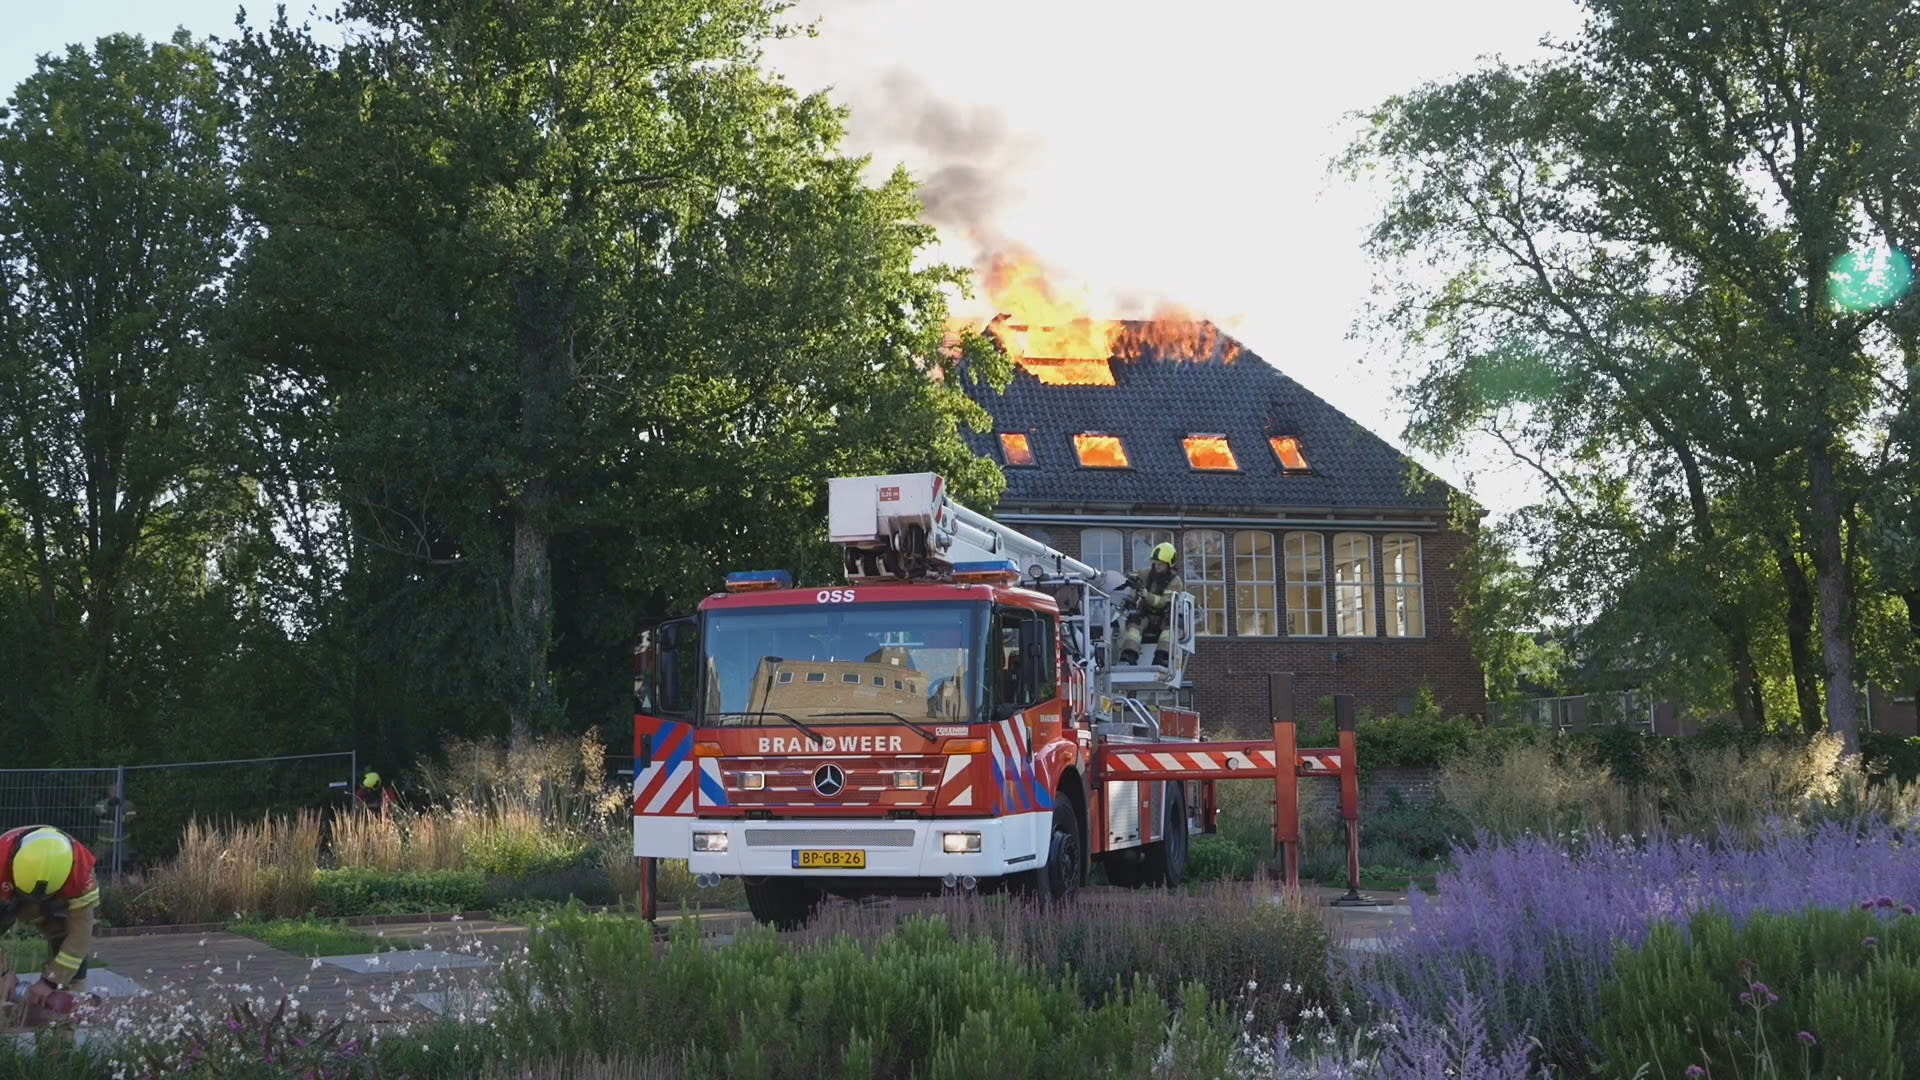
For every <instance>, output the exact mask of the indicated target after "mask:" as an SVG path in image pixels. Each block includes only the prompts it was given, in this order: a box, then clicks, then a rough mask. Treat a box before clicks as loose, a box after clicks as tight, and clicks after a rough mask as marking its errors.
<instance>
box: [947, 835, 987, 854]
mask: <svg viewBox="0 0 1920 1080" xmlns="http://www.w3.org/2000/svg"><path fill="white" fill-rule="evenodd" d="M940 850H942V851H944V852H946V853H947V854H949V855H975V854H978V853H979V851H980V834H979V833H977V832H947V833H941V834H940Z"/></svg>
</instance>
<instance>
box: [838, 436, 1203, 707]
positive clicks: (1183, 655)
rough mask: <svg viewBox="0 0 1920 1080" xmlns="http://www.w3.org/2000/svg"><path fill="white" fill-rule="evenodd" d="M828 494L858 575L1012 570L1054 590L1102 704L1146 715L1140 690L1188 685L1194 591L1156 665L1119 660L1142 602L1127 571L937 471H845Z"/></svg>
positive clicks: (1075, 653)
mask: <svg viewBox="0 0 1920 1080" xmlns="http://www.w3.org/2000/svg"><path fill="white" fill-rule="evenodd" d="M827 501H828V516H829V522H828V535H829V539H830V540H831V541H832V542H833V543H834V544H836V545H839V546H840V548H841V549H842V551H843V552H844V557H845V562H846V566H845V569H846V574H847V579H848V580H849V581H852V582H855V583H862V582H878V581H889V580H897V581H953V580H959V579H965V578H966V577H968V576H969V575H970V574H974V573H980V572H993V571H1001V572H1004V571H1006V570H1008V569H1010V570H1011V571H1012V572H1013V573H1015V574H1017V575H1019V577H1020V584H1021V585H1023V586H1024V587H1026V588H1030V589H1033V590H1035V591H1038V592H1044V593H1048V594H1049V595H1051V596H1053V598H1054V600H1055V601H1056V602H1057V603H1058V604H1059V605H1060V616H1061V624H1062V627H1063V630H1064V632H1065V635H1066V638H1067V642H1068V649H1067V652H1068V656H1069V659H1070V660H1071V662H1072V663H1073V664H1074V666H1075V667H1076V668H1077V669H1079V670H1080V671H1081V672H1082V674H1084V675H1085V676H1086V678H1087V683H1088V685H1089V686H1090V687H1092V689H1093V693H1094V695H1095V700H1096V701H1099V700H1104V701H1107V702H1108V703H1109V706H1108V708H1105V709H1101V710H1099V711H1102V712H1110V711H1113V709H1116V708H1117V709H1123V710H1126V711H1128V712H1137V711H1138V710H1140V709H1142V708H1144V706H1142V705H1141V704H1140V703H1139V702H1138V701H1137V700H1136V699H1134V698H1133V695H1136V694H1138V693H1140V692H1143V691H1169V690H1173V689H1175V688H1177V687H1180V686H1182V685H1184V683H1185V679H1186V671H1187V661H1188V660H1189V659H1191V658H1192V656H1193V648H1194V638H1195V634H1196V630H1195V622H1194V603H1193V594H1191V593H1186V592H1182V593H1176V594H1175V595H1174V597H1173V602H1172V604H1171V605H1169V609H1168V614H1167V625H1166V626H1165V628H1164V629H1163V630H1162V631H1161V633H1160V637H1159V640H1158V641H1157V642H1154V643H1152V645H1153V650H1154V651H1153V653H1152V659H1153V661H1154V662H1151V663H1145V664H1132V665H1121V664H1115V663H1112V662H1110V661H1111V659H1112V655H1111V649H1112V647H1113V646H1114V645H1115V643H1116V642H1117V641H1118V639H1119V631H1120V628H1121V626H1122V625H1123V624H1124V621H1125V619H1126V617H1127V615H1128V613H1129V606H1130V604H1131V603H1133V602H1134V601H1135V600H1136V599H1137V591H1136V590H1135V589H1134V588H1133V586H1132V585H1131V584H1130V583H1129V581H1128V578H1127V575H1125V574H1123V573H1121V572H1120V571H1118V570H1101V569H1099V568H1097V567H1094V566H1091V565H1089V564H1087V563H1085V562H1082V561H1080V560H1079V559H1076V558H1073V557H1072V556H1070V555H1067V554H1065V553H1064V552H1061V551H1060V550H1058V549H1056V548H1053V547H1050V546H1048V545H1046V544H1043V543H1041V542H1040V541H1038V540H1035V539H1033V538H1032V537H1030V536H1027V535H1026V534H1024V533H1021V532H1020V531H1018V530H1016V529H1011V528H1008V527H1007V526H1005V525H1003V524H1001V523H999V522H997V521H994V520H993V519H992V518H990V517H987V516H986V515H985V514H980V513H977V512H975V511H973V510H969V509H967V508H966V507H965V506H962V505H961V504H960V503H959V501H958V500H956V499H954V498H953V496H952V493H951V492H949V491H948V490H947V487H946V483H945V481H944V479H943V478H942V477H940V476H938V475H935V474H932V473H906V474H899V475H894V476H881V477H871V476H859V477H836V478H834V479H833V480H830V481H829V482H828V500H827ZM1116 700H1118V701H1120V702H1122V704H1117V705H1116V704H1114V702H1115V701H1116ZM1129 700H1131V701H1132V704H1125V703H1124V702H1126V701H1129Z"/></svg>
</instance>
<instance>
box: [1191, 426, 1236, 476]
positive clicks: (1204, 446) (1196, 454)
mask: <svg viewBox="0 0 1920 1080" xmlns="http://www.w3.org/2000/svg"><path fill="white" fill-rule="evenodd" d="M1185 444H1186V448H1187V464H1189V465H1191V466H1193V467H1194V468H1196V469H1209V470H1228V471H1233V470H1238V469H1239V468H1240V462H1239V461H1237V460H1235V459H1234V456H1233V447H1232V446H1231V445H1230V444H1228V442H1227V437H1226V436H1225V435H1189V436H1187V437H1186V439H1185Z"/></svg>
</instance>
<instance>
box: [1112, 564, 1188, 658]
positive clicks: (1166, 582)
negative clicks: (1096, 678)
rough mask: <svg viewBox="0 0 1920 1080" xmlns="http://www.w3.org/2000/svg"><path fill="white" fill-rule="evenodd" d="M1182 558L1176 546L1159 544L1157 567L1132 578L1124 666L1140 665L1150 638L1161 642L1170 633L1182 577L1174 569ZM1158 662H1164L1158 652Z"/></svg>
mask: <svg viewBox="0 0 1920 1080" xmlns="http://www.w3.org/2000/svg"><path fill="white" fill-rule="evenodd" d="M1178 558H1179V555H1178V553H1176V552H1175V550H1174V547H1173V545H1172V544H1168V543H1160V544H1156V545H1154V548H1153V565H1151V566H1149V567H1148V568H1147V572H1146V575H1145V576H1144V577H1143V576H1142V575H1140V574H1132V575H1129V576H1128V578H1127V584H1129V585H1131V586H1133V600H1132V603H1131V604H1130V605H1129V606H1128V608H1127V625H1126V632H1125V633H1124V634H1123V635H1122V636H1121V638H1120V662H1121V663H1122V664H1137V663H1139V662H1140V642H1141V641H1142V640H1143V639H1144V638H1146V637H1147V636H1149V635H1151V636H1152V637H1153V639H1154V641H1155V642H1158V641H1159V640H1160V636H1161V635H1162V634H1165V633H1166V632H1167V622H1168V620H1169V619H1171V618H1172V617H1173V598H1174V596H1175V595H1177V594H1178V593H1179V592H1180V584H1181V583H1180V575H1179V574H1177V573H1175V572H1174V569H1173V564H1174V563H1175V562H1176V561H1177V560H1178ZM1154 659H1155V660H1156V661H1160V659H1161V658H1160V655H1159V650H1157V649H1156V650H1155V655H1154Z"/></svg>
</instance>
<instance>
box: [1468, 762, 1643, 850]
mask: <svg viewBox="0 0 1920 1080" xmlns="http://www.w3.org/2000/svg"><path fill="white" fill-rule="evenodd" d="M1440 795H1441V798H1442V799H1443V800H1445V802H1446V805H1447V806H1449V807H1451V808H1452V809H1453V810H1454V811H1455V812H1457V813H1458V814H1460V815H1463V816H1464V818H1465V820H1467V821H1469V822H1471V823H1472V825H1473V826H1474V827H1475V828H1478V829H1484V830H1486V831H1488V832H1490V833H1492V834H1494V835H1496V836H1503V837H1512V836H1519V835H1522V834H1525V833H1535V834H1540V835H1558V834H1561V833H1563V832H1568V831H1585V830H1589V829H1592V830H1597V831H1600V832H1602V833H1603V834H1606V835H1616V836H1617V835H1619V834H1620V833H1623V832H1637V831H1639V829H1638V828H1636V826H1639V827H1645V826H1646V825H1647V824H1649V823H1650V821H1651V819H1652V817H1653V815H1652V813H1651V810H1650V809H1649V808H1647V807H1645V806H1643V805H1639V804H1637V803H1636V801H1635V800H1634V799H1633V798H1632V797H1631V796H1630V795H1629V794H1628V792H1627V790H1626V789H1625V788H1624V787H1622V786H1621V785H1619V784H1617V783H1615V782H1614V779H1613V776H1612V774H1611V773H1609V772H1608V771H1607V769H1606V768H1605V767H1604V766H1600V765H1594V764H1591V763H1588V762H1586V761H1584V760H1581V759H1580V758H1579V757H1577V756H1576V755H1571V754H1568V753H1566V752H1565V750H1564V749H1563V748H1555V747H1552V746H1548V745H1544V744H1541V745H1515V746H1510V747H1507V748H1506V750H1505V751H1504V752H1503V753H1502V754H1501V755H1500V756H1499V757H1498V758H1496V759H1494V760H1492V761H1484V760H1480V759H1477V758H1456V759H1455V760H1453V761H1452V762H1449V763H1448V764H1447V765H1446V766H1445V767H1444V768H1443V769H1442V770H1441V773H1440Z"/></svg>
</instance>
